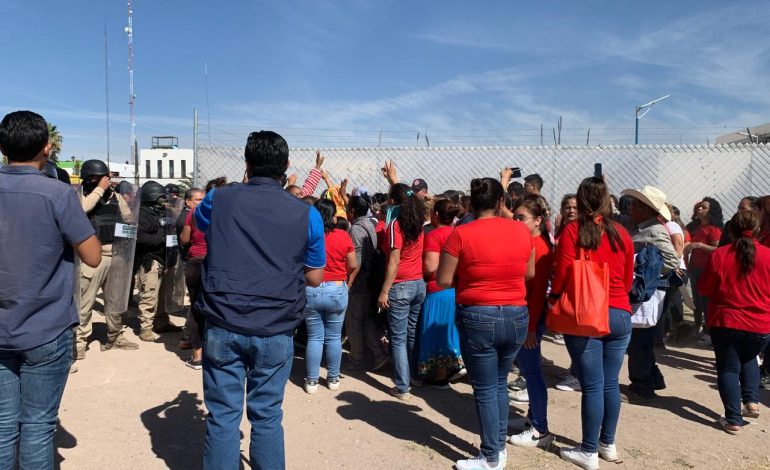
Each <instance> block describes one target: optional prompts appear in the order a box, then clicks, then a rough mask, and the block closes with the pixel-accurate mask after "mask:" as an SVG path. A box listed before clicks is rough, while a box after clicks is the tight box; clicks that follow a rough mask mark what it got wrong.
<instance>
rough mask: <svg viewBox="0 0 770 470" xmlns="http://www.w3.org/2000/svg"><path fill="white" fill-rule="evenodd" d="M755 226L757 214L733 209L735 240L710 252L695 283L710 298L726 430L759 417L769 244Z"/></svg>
mask: <svg viewBox="0 0 770 470" xmlns="http://www.w3.org/2000/svg"><path fill="white" fill-rule="evenodd" d="M759 227H760V222H759V217H758V216H757V214H756V213H754V212H752V211H741V212H738V213H737V214H735V216H734V217H733V218H732V220H731V221H730V234H731V235H732V239H733V240H735V241H734V242H733V243H732V244H730V245H725V246H723V247H721V248H718V249H717V250H715V251H714V252H713V253H712V255H711V257H710V258H709V260H708V262H707V264H706V269H705V270H704V271H703V275H702V277H701V279H700V282H699V283H698V288H699V291H700V292H701V294H702V295H704V296H706V297H708V299H709V304H708V308H709V311H708V320H707V321H708V326H709V330H710V331H711V340H712V341H713V343H714V354H715V356H716V362H717V386H718V387H719V396H720V397H721V398H722V403H723V404H724V407H725V416H724V418H720V419H719V423H720V425H721V426H722V428H723V429H724V430H725V431H726V432H728V433H730V434H736V433H738V431H739V430H740V429H741V426H743V425H744V424H746V423H745V422H744V420H743V416H746V417H751V418H757V417H759V368H758V366H757V355H758V354H759V353H760V352H761V351H762V350H763V349H764V348H765V346H766V345H767V343H768V341H769V340H770V295H768V292H770V248H767V247H765V246H762V245H760V244H759V243H758V241H757V239H756V238H757V236H758V235H759V233H760V229H759ZM741 399H743V405H744V407H743V409H741Z"/></svg>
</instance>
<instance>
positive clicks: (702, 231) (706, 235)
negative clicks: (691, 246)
mask: <svg viewBox="0 0 770 470" xmlns="http://www.w3.org/2000/svg"><path fill="white" fill-rule="evenodd" d="M720 238H722V230H720V229H719V228H717V227H714V226H713V225H699V226H698V228H696V229H695V231H694V232H693V234H692V242H693V243H705V244H707V245H714V246H716V245H717V244H718V243H719V239H720ZM710 256H711V253H708V252H706V250H702V249H698V250H692V253H691V254H690V267H693V268H705V267H706V263H708V260H709V257H710Z"/></svg>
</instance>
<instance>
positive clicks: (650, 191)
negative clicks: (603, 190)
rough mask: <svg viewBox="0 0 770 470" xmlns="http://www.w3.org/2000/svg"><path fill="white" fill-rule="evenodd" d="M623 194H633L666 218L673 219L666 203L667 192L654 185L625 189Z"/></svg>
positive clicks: (632, 195)
mask: <svg viewBox="0 0 770 470" xmlns="http://www.w3.org/2000/svg"><path fill="white" fill-rule="evenodd" d="M620 194H622V195H623V196H631V197H632V198H634V199H638V200H639V201H641V202H643V203H645V204H646V205H648V206H650V207H652V208H653V209H655V210H656V211H657V212H658V213H659V214H660V215H661V216H662V217H663V218H664V219H666V220H667V221H669V220H671V211H669V210H668V206H667V205H666V193H664V192H663V191H661V190H660V189H658V188H656V187H654V186H645V187H644V188H642V190H641V191H638V190H636V189H624V190H623V192H621V193H620Z"/></svg>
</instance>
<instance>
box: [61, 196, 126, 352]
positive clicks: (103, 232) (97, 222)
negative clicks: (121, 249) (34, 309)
mask: <svg viewBox="0 0 770 470" xmlns="http://www.w3.org/2000/svg"><path fill="white" fill-rule="evenodd" d="M81 204H82V206H83V210H84V211H85V212H86V214H87V215H88V220H89V221H90V222H91V225H93V227H94V229H96V237H97V238H98V239H99V241H100V242H101V244H102V261H101V263H99V266H97V267H96V268H92V267H90V266H87V265H85V264H81V265H80V305H79V307H80V310H79V314H80V325H79V326H78V328H77V338H76V347H77V358H78V359H84V358H85V351H86V348H87V346H88V337H89V336H91V332H92V331H93V326H92V321H91V317H92V313H93V306H94V302H96V295H97V293H98V292H99V289H100V288H103V287H104V285H105V282H106V281H107V275H108V274H109V272H110V268H111V266H112V263H113V262H119V260H113V258H112V242H113V240H114V237H115V223H116V221H117V220H119V219H120V220H130V218H131V209H130V208H129V207H128V205H127V204H126V202H125V201H124V200H123V198H122V197H121V196H120V195H119V194H117V193H115V192H114V191H112V190H108V194H107V198H106V199H105V191H104V189H102V188H100V187H96V188H94V189H93V191H91V193H90V194H88V195H86V196H83V198H82V200H81ZM106 295H107V293H106V292H105V296H106ZM105 303H106V301H105ZM104 319H105V322H106V323H107V343H105V344H104V345H102V346H101V348H102V350H107V349H111V348H113V347H117V348H118V349H137V348H138V345H137V344H136V343H132V342H130V341H128V340H126V339H125V338H124V337H123V323H122V321H121V314H120V313H110V312H106V311H105V313H104Z"/></svg>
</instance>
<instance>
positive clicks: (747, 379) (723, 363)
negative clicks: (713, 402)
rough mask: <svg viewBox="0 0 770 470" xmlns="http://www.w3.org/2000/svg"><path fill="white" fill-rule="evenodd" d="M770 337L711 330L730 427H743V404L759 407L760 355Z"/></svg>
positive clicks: (718, 377) (742, 332)
mask: <svg viewBox="0 0 770 470" xmlns="http://www.w3.org/2000/svg"><path fill="white" fill-rule="evenodd" d="M768 340H770V335H761V334H758V333H750V332H748V331H740V330H734V329H732V328H711V342H712V344H713V345H714V355H715V356H716V360H717V386H718V387H719V397H720V398H721V399H722V404H723V405H724V407H725V419H726V420H727V422H728V423H730V424H735V425H739V426H740V425H743V418H742V417H741V402H743V403H759V365H758V364H757V355H758V354H759V353H760V352H761V351H762V350H763V349H764V347H765V346H766V345H767V342H768Z"/></svg>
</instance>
